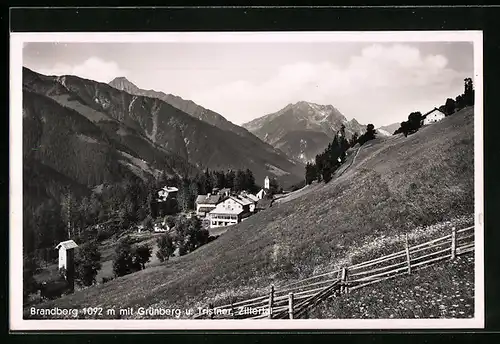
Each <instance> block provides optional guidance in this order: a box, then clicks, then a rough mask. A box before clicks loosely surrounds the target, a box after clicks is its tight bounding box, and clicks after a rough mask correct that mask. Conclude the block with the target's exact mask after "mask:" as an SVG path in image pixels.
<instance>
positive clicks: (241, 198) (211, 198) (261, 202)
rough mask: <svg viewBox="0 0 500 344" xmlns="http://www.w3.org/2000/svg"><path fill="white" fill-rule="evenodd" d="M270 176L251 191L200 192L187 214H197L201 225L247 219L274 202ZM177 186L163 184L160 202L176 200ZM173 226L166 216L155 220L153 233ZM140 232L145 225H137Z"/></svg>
mask: <svg viewBox="0 0 500 344" xmlns="http://www.w3.org/2000/svg"><path fill="white" fill-rule="evenodd" d="M270 189H271V185H270V179H269V177H268V176H266V178H265V179H264V187H263V188H262V189H261V190H260V191H259V192H257V193H256V194H252V193H250V192H249V191H246V190H243V191H240V192H239V193H237V192H233V191H232V190H231V189H230V188H222V189H219V188H213V189H212V192H210V193H208V194H206V195H198V196H197V197H196V201H195V207H196V209H194V210H193V211H192V212H189V213H185V214H184V215H185V216H186V217H187V218H191V217H192V216H196V217H198V218H199V219H200V220H201V222H202V228H204V229H215V228H220V227H226V226H231V225H235V224H237V223H240V222H241V221H244V220H245V219H247V218H248V217H249V216H251V215H253V214H255V213H256V212H258V211H259V210H262V209H264V208H266V207H268V206H269V205H270V204H271V202H266V200H265V199H266V198H268V199H270V200H271V201H272V198H273V197H275V195H274V194H273V193H272V192H271V191H270ZM178 192H179V190H178V188H176V187H173V186H164V187H163V188H162V189H161V190H159V191H158V199H157V202H158V203H163V202H167V201H168V200H172V199H173V200H176V199H177V195H178ZM171 229H172V228H170V227H169V224H168V223H167V221H166V220H165V219H161V218H160V219H157V220H156V221H155V222H154V226H153V231H154V232H157V233H158V232H168V231H170V230H171ZM137 230H138V232H139V233H140V232H141V231H142V230H144V226H142V225H139V226H138V229H137Z"/></svg>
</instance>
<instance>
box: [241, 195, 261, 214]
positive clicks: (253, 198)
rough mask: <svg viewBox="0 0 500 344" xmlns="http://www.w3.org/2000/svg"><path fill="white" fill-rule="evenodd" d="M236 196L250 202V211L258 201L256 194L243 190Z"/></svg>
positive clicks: (253, 210)
mask: <svg viewBox="0 0 500 344" xmlns="http://www.w3.org/2000/svg"><path fill="white" fill-rule="evenodd" d="M238 198H241V199H242V200H245V201H247V202H250V205H249V210H250V212H251V213H253V212H255V206H256V205H257V202H258V201H259V199H258V198H257V196H255V195H252V194H250V193H247V192H245V191H242V192H241V193H240V195H239V196H238Z"/></svg>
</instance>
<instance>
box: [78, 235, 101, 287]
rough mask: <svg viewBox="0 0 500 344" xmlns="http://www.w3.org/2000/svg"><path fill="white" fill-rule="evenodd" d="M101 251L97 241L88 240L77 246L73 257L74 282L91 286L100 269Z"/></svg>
mask: <svg viewBox="0 0 500 344" xmlns="http://www.w3.org/2000/svg"><path fill="white" fill-rule="evenodd" d="M100 261H101V252H99V245H98V243H97V241H90V242H88V243H85V244H83V245H81V246H80V247H79V248H78V251H77V256H76V259H75V277H76V282H77V283H78V284H79V285H81V286H91V285H93V284H94V283H95V282H96V276H97V273H98V272H99V270H101V267H102V265H101V262H100Z"/></svg>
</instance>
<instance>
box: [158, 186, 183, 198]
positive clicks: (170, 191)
mask: <svg viewBox="0 0 500 344" xmlns="http://www.w3.org/2000/svg"><path fill="white" fill-rule="evenodd" d="M178 191H179V189H177V188H176V187H173V186H164V187H163V188H162V189H161V190H160V191H158V202H165V201H166V200H167V198H169V197H170V198H174V197H177V192H178Z"/></svg>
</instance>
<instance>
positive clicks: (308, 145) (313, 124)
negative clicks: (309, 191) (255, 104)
mask: <svg viewBox="0 0 500 344" xmlns="http://www.w3.org/2000/svg"><path fill="white" fill-rule="evenodd" d="M342 125H344V126H345V132H346V136H347V138H350V137H352V135H353V134H354V133H358V135H361V134H362V133H364V132H365V130H366V126H365V125H361V124H360V123H358V122H357V121H356V120H355V119H352V120H350V121H348V120H347V119H346V118H345V116H344V115H343V114H342V113H341V112H340V111H339V110H338V109H336V108H335V107H333V106H332V105H319V104H315V103H311V102H306V101H300V102H297V103H295V104H288V105H287V106H286V107H284V108H283V109H281V110H279V111H277V112H275V113H271V114H268V115H265V116H263V117H259V118H256V119H254V120H252V121H250V122H248V123H245V124H243V127H244V128H246V129H248V130H249V131H250V132H251V133H253V134H254V135H256V136H257V137H259V138H260V139H261V140H263V141H265V142H267V143H269V144H271V145H273V146H274V147H275V148H277V149H280V150H282V151H283V152H285V153H286V154H287V155H288V156H290V157H291V158H293V159H296V160H299V161H302V162H303V163H306V162H309V161H312V160H314V158H315V156H316V154H318V153H320V152H322V151H323V150H324V149H325V148H326V146H328V143H329V142H331V141H332V139H333V138H334V137H335V135H336V133H337V131H339V130H340V128H341V126H342Z"/></svg>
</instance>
